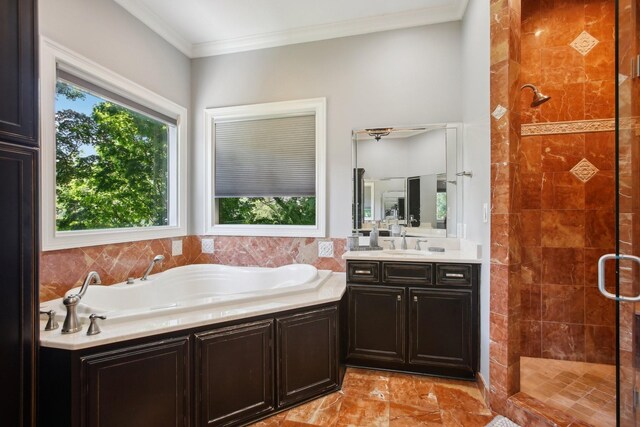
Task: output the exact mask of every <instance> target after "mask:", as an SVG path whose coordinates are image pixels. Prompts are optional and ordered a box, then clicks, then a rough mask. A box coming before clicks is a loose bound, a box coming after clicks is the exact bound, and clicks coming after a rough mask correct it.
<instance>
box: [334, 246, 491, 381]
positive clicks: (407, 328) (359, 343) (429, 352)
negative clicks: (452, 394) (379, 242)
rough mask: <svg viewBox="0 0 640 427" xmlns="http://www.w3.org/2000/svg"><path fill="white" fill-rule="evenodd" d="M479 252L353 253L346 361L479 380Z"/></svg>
mask: <svg viewBox="0 0 640 427" xmlns="http://www.w3.org/2000/svg"><path fill="white" fill-rule="evenodd" d="M478 255H479V253H478V252H477V250H476V251H474V250H473V249H468V250H460V249H457V250H455V249H454V250H448V251H447V250H445V252H443V253H431V254H430V253H429V252H428V251H416V250H406V251H403V250H395V251H392V250H390V251H354V252H347V253H346V254H345V255H344V258H345V259H346V260H347V307H348V309H347V310H348V315H347V318H348V327H349V330H348V344H347V349H346V363H347V364H348V365H351V366H358V367H370V368H378V369H390V370H397V371H404V372H414V373H422V374H429V375H437V376H445V377H453V378H461V379H474V378H475V374H476V372H478V370H479V345H480V341H479V335H480V326H479V325H480V322H479V300H478V289H479V286H480V259H479V257H478Z"/></svg>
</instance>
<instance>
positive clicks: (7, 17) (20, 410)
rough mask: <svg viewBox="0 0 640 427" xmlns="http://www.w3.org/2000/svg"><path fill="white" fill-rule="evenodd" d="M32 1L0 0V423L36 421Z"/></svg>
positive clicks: (35, 106)
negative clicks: (0, 417) (0, 394)
mask: <svg viewBox="0 0 640 427" xmlns="http://www.w3.org/2000/svg"><path fill="white" fill-rule="evenodd" d="M36 22H37V18H36V2H35V1H34V0H0V183H1V185H0V203H2V209H0V242H2V245H0V325H2V333H1V334H0V361H1V363H0V381H2V386H3V389H4V392H3V398H2V399H0V414H2V425H5V426H20V427H22V426H32V425H35V423H36V421H35V418H36V404H35V403H36V402H35V400H36V399H35V397H36V355H37V347H38V155H39V153H38V148H37V147H38V91H37V87H38V85H37V81H38V80H37V77H38V76H37V69H38V67H37V46H36V43H37V26H36Z"/></svg>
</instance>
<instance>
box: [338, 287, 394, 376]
mask: <svg viewBox="0 0 640 427" xmlns="http://www.w3.org/2000/svg"><path fill="white" fill-rule="evenodd" d="M348 292H349V348H348V352H347V362H350V363H354V362H355V363H362V362H364V363H366V361H367V360H370V361H384V362H400V363H402V362H404V359H405V357H404V356H405V352H404V348H405V340H404V337H405V310H404V307H405V302H404V298H405V291H404V288H394V287H387V286H356V285H349V286H348Z"/></svg>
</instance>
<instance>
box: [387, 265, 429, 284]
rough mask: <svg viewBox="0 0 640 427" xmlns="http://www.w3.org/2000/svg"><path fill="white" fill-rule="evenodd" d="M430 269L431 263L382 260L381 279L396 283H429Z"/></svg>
mask: <svg viewBox="0 0 640 427" xmlns="http://www.w3.org/2000/svg"><path fill="white" fill-rule="evenodd" d="M432 271H433V268H432V265H431V264H418V263H401V262H383V263H382V281H383V282H384V283H390V284H398V285H407V284H409V285H430V284H431V283H432V282H433V279H432Z"/></svg>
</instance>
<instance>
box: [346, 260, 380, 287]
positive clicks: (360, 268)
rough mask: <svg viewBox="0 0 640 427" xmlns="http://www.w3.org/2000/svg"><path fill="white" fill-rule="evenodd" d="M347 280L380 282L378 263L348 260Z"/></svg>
mask: <svg viewBox="0 0 640 427" xmlns="http://www.w3.org/2000/svg"><path fill="white" fill-rule="evenodd" d="M347 281H349V282H359V283H378V282H380V265H379V264H378V263H377V262H349V263H348V264H347Z"/></svg>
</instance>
